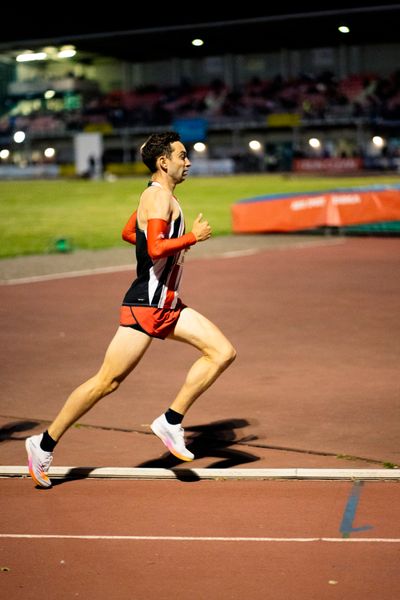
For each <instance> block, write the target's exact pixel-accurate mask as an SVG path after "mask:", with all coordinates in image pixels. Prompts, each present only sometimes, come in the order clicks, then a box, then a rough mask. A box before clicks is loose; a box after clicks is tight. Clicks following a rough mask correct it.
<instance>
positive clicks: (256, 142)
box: [0, 2, 400, 177]
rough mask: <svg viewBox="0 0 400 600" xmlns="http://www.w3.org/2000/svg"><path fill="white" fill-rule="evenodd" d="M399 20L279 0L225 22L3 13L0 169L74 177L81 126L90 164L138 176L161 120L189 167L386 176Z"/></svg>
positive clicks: (396, 11)
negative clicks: (18, 20) (51, 20)
mask: <svg viewBox="0 0 400 600" xmlns="http://www.w3.org/2000/svg"><path fill="white" fill-rule="evenodd" d="M40 16H41V15H40V14H36V15H35V20H34V22H35V23H40V20H41V19H40ZM399 17H400V5H399V4H394V3H388V4H384V5H383V4H381V5H379V4H378V3H376V2H370V3H368V2H363V3H362V4H360V3H355V2H346V3H344V2H342V3H341V2H339V3H338V2H336V3H329V2H328V3H326V4H324V6H323V7H321V6H318V5H317V4H316V3H314V4H311V3H308V4H306V5H305V6H302V8H301V9H299V10H298V11H296V12H294V11H293V8H290V7H289V5H288V3H285V2H283V3H280V6H279V9H265V10H262V9H260V10H258V11H257V10H253V11H245V10H240V11H239V10H232V11H230V13H229V18H227V15H226V13H222V12H220V13H218V12H213V13H212V14H211V13H210V11H209V10H208V11H206V10H200V11H196V17H190V16H184V17H183V16H179V17H169V18H164V17H160V16H155V17H154V18H152V19H151V21H150V22H149V20H148V19H144V18H136V17H135V18H134V19H132V20H131V21H130V20H129V19H126V18H121V16H113V15H107V16H104V17H103V18H102V19H101V18H99V17H98V18H96V20H95V21H94V20H89V19H86V20H85V19H81V18H79V19H77V22H74V21H75V19H72V18H70V19H69V18H68V16H66V18H65V19H64V18H61V17H60V19H59V22H58V23H55V24H54V25H52V26H48V25H47V26H44V25H43V26H41V25H38V24H37V25H35V26H28V25H27V23H29V22H32V21H31V20H30V19H29V14H27V15H26V18H25V23H26V24H25V25H23V24H18V26H17V25H15V26H13V25H12V23H13V22H15V18H14V20H11V19H9V22H10V27H9V28H7V31H5V32H3V35H2V41H1V43H0V163H1V164H0V177H2V176H6V173H12V174H13V176H15V173H16V169H18V168H19V167H20V166H24V167H26V166H32V167H34V168H35V167H38V166H40V167H41V171H40V172H41V173H45V172H46V168H48V169H49V171H48V172H49V173H50V172H57V173H61V174H64V175H67V174H81V175H82V174H84V175H87V172H88V171H87V169H84V168H83V167H82V166H81V167H79V166H78V164H77V145H76V140H77V139H78V137H79V136H80V135H83V134H86V135H89V134H91V135H92V136H93V137H95V136H97V137H96V139H97V141H98V144H97V146H96V148H97V149H95V154H96V157H95V158H96V167H95V168H96V170H97V172H98V173H103V172H104V171H106V172H107V171H110V170H112V169H114V170H116V171H117V172H118V173H120V174H121V173H122V174H123V173H126V174H132V173H136V172H140V169H141V165H140V164H139V163H138V162H137V160H136V159H137V150H138V148H139V147H140V144H141V143H142V141H143V139H145V137H146V136H147V135H148V134H149V133H150V132H152V131H156V130H157V129H166V128H175V129H178V130H179V131H180V133H181V135H182V139H183V140H184V142H185V143H186V144H187V145H188V147H189V148H190V152H191V157H192V158H193V162H194V163H197V164H198V171H199V172H201V169H202V166H201V165H203V166H204V165H205V166H204V168H205V169H207V172H257V171H258V172H260V171H272V172H274V171H290V170H298V171H307V172H308V171H310V170H318V169H320V170H329V171H340V172H349V171H351V172H353V171H359V170H361V169H367V170H374V171H398V170H400V69H399V66H400V63H399V58H400V43H399V42H398V34H397V32H398V25H399ZM32 19H33V16H32ZM43 21H45V20H44V19H43ZM55 167H57V171H54V168H55ZM43 168H44V169H45V170H43ZM51 169H53V171H51ZM194 170H196V169H194ZM2 174H3V175H2Z"/></svg>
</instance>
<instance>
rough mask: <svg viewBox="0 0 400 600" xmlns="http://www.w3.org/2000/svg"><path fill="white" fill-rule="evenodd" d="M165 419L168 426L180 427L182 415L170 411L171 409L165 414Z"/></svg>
mask: <svg viewBox="0 0 400 600" xmlns="http://www.w3.org/2000/svg"><path fill="white" fill-rule="evenodd" d="M165 418H166V419H167V421H168V423H169V424H170V425H180V424H181V423H182V420H183V415H181V413H178V412H176V411H175V410H172V408H169V409H168V410H167V412H166V413H165Z"/></svg>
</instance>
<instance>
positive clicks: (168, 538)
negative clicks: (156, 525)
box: [0, 533, 400, 544]
mask: <svg viewBox="0 0 400 600" xmlns="http://www.w3.org/2000/svg"><path fill="white" fill-rule="evenodd" d="M0 538H9V539H24V540H110V541H112V540H122V541H149V542H151V541H165V542H277V543H280V542H293V543H295V542H299V543H309V542H328V543H335V544H336V543H342V544H351V543H364V544H371V543H372V544H399V543H400V538H329V537H307V538H286V537H219V536H187V535H68V534H65V535H63V534H41V533H0Z"/></svg>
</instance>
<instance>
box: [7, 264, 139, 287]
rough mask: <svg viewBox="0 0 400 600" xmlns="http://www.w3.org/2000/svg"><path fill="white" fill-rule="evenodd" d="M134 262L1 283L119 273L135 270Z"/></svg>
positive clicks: (16, 283) (10, 283)
mask: <svg viewBox="0 0 400 600" xmlns="http://www.w3.org/2000/svg"><path fill="white" fill-rule="evenodd" d="M134 269H135V265H134V264H132V263H131V264H129V265H118V266H116V267H98V268H95V269H84V270H82V271H65V273H49V274H48V275H35V276H33V277H20V278H18V279H7V280H3V281H0V285H19V284H22V283H40V282H42V281H52V280H54V279H70V278H72V277H87V276H89V275H103V274H106V273H117V272H121V271H133V270H134Z"/></svg>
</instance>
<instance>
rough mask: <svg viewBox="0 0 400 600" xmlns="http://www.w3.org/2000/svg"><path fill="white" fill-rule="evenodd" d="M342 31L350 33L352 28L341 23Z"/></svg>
mask: <svg viewBox="0 0 400 600" xmlns="http://www.w3.org/2000/svg"><path fill="white" fill-rule="evenodd" d="M338 29H339V31H340V33H350V29H349V27H347V25H340V27H338Z"/></svg>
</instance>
